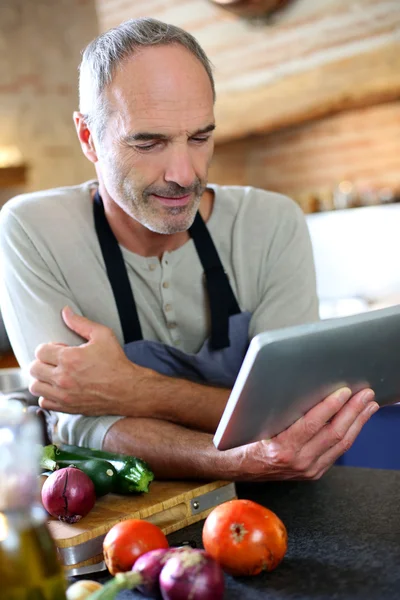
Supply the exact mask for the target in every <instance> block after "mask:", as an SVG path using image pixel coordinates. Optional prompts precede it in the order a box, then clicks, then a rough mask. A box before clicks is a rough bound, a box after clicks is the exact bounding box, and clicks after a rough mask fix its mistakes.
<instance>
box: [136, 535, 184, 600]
mask: <svg viewBox="0 0 400 600" xmlns="http://www.w3.org/2000/svg"><path fill="white" fill-rule="evenodd" d="M186 550H187V548H186V546H182V547H178V548H159V549H158V550H150V551H149V552H146V554H142V556H139V558H138V559H137V561H136V562H135V564H134V565H133V567H132V571H135V572H136V573H139V574H140V575H141V576H142V583H141V585H139V586H138V587H137V589H138V590H139V592H141V593H142V594H144V595H145V596H147V597H148V598H155V599H156V600H157V599H159V598H161V597H162V596H161V591H160V582H159V577H160V573H161V571H162V569H163V567H164V565H165V563H166V562H167V560H169V559H170V558H171V556H173V555H174V554H176V553H179V552H186Z"/></svg>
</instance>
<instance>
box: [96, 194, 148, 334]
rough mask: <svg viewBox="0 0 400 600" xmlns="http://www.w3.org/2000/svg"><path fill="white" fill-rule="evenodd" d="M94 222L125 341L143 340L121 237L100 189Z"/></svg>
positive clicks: (97, 195)
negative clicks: (120, 241) (110, 218)
mask: <svg viewBox="0 0 400 600" xmlns="http://www.w3.org/2000/svg"><path fill="white" fill-rule="evenodd" d="M93 214H94V224H95V228H96V233H97V237H98V240H99V243H100V248H101V252H102V255H103V259H104V262H105V265H106V271H107V276H108V279H109V282H110V284H111V288H112V291H113V294H114V299H115V303H116V305H117V310H118V315H119V320H120V322H121V327H122V333H123V336H124V340H125V343H126V344H127V343H128V342H132V341H136V340H142V339H143V336H142V329H141V327H140V322H139V317H138V314H137V310H136V303H135V299H134V297H133V293H132V288H131V285H130V283H129V277H128V273H127V271H126V266H125V262H124V257H123V256H122V252H121V248H120V247H119V244H118V240H117V238H116V237H115V235H114V232H113V230H112V229H111V227H110V225H109V223H108V221H107V217H106V215H105V213H104V206H103V201H102V199H101V197H100V194H99V192H98V191H97V192H96V194H95V197H94V203H93Z"/></svg>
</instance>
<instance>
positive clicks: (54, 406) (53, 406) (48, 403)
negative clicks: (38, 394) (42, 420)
mask: <svg viewBox="0 0 400 600" xmlns="http://www.w3.org/2000/svg"><path fill="white" fill-rule="evenodd" d="M39 406H40V408H43V409H44V410H54V411H56V412H65V411H64V409H63V407H62V406H60V405H59V404H58V403H57V402H53V401H52V400H49V399H48V398H44V397H42V398H39ZM68 412H69V411H68Z"/></svg>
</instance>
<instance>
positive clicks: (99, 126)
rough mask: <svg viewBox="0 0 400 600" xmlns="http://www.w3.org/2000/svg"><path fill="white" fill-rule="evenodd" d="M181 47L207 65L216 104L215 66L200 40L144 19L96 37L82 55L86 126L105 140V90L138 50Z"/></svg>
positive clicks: (82, 104)
mask: <svg viewBox="0 0 400 600" xmlns="http://www.w3.org/2000/svg"><path fill="white" fill-rule="evenodd" d="M173 44H180V45H181V46H183V47H185V48H187V50H189V52H191V53H192V54H193V55H194V56H195V57H196V58H198V59H199V61H200V62H201V63H202V65H203V66H204V68H205V70H206V72H207V75H208V77H209V79H210V83H211V87H212V91H213V97H214V101H215V85H214V78H213V74H212V65H211V62H210V60H209V58H208V57H207V55H206V53H205V52H204V50H203V49H202V47H201V46H200V44H199V43H198V42H197V40H196V39H195V38H194V37H193V36H192V35H191V34H190V33H188V32H187V31H184V30H183V29H181V28H180V27H176V26H175V25H169V24H167V23H163V22H161V21H158V20H157V19H151V18H148V17H143V18H139V19H130V20H129V21H125V22H124V23H121V24H120V25H118V27H115V28H113V29H110V30H109V31H106V32H105V33H103V34H101V35H99V36H98V37H97V38H95V39H94V40H93V41H92V42H90V44H88V46H87V47H86V48H85V49H84V51H83V53H82V62H81V64H80V67H79V110H80V112H81V113H82V114H83V115H84V118H85V121H86V124H87V126H88V127H89V128H93V129H94V131H95V132H96V134H97V135H98V137H99V138H101V136H102V134H103V132H104V129H105V126H106V122H107V118H108V116H109V113H110V110H109V106H108V104H107V102H106V99H105V98H104V94H103V92H104V89H105V88H106V86H107V85H109V84H110V83H111V81H112V78H113V76H114V73H115V70H116V68H117V67H118V66H119V65H120V64H121V63H122V62H123V61H124V60H125V59H126V58H128V57H129V56H131V55H132V54H134V53H135V52H136V51H137V50H138V49H141V48H145V47H148V46H169V45H173Z"/></svg>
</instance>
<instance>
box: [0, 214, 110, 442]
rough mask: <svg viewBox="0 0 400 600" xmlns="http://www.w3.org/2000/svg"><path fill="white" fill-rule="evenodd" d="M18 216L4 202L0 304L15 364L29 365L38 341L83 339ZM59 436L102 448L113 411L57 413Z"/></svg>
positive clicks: (69, 301) (59, 284)
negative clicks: (99, 414)
mask: <svg viewBox="0 0 400 600" xmlns="http://www.w3.org/2000/svg"><path fill="white" fill-rule="evenodd" d="M43 254H45V252H42V253H41V249H40V244H39V243H34V242H33V241H32V239H31V237H30V236H29V233H28V232H27V230H26V228H25V227H24V226H23V224H22V223H21V221H20V220H19V219H18V217H17V216H15V215H14V214H13V213H12V212H11V211H10V210H9V209H8V208H7V207H4V208H3V209H2V210H1V213H0V307H1V312H2V317H3V320H4V324H5V327H6V330H7V335H8V337H9V340H10V343H11V346H12V348H13V352H14V354H15V357H16V359H17V361H18V363H19V365H20V366H21V367H22V368H23V369H25V370H27V368H28V365H29V363H30V362H31V361H32V360H34V358H35V349H36V347H37V346H38V345H39V344H42V343H47V342H60V343H65V344H68V345H74V346H76V345H78V344H81V343H82V342H83V341H84V340H82V338H80V337H79V336H78V335H76V334H75V333H74V332H72V331H71V330H70V329H68V327H67V326H66V325H65V324H64V322H63V319H62V316H61V310H62V309H63V307H64V306H66V305H69V306H70V307H71V308H72V309H73V310H74V311H75V312H76V313H77V314H81V311H80V309H79V306H77V304H76V302H75V301H74V298H73V297H72V295H71V293H70V291H69V290H68V287H67V286H66V283H65V282H64V281H63V278H62V275H61V273H57V272H56V269H55V268H53V269H52V268H51V267H50V266H49V264H48V261H46V260H45V258H44V256H43ZM57 417H58V428H57V431H58V435H59V437H60V440H61V441H63V442H67V443H71V444H80V445H85V446H90V447H93V448H101V446H102V443H103V439H104V436H105V434H106V432H107V430H108V428H109V427H111V425H112V424H113V423H114V422H116V421H117V420H118V419H119V418H121V417H117V416H109V417H108V416H105V417H85V416H83V415H67V414H65V413H57Z"/></svg>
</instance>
